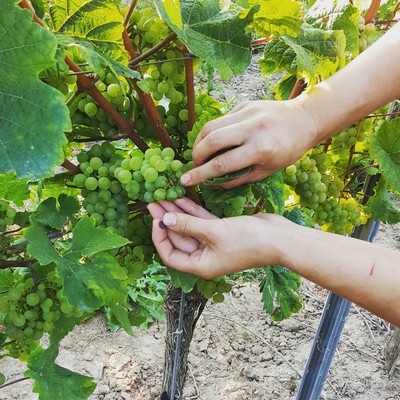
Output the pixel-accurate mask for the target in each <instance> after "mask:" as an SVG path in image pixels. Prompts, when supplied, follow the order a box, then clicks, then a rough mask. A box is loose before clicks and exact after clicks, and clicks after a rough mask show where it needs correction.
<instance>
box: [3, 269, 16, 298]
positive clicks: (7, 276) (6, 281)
mask: <svg viewBox="0 0 400 400" xmlns="http://www.w3.org/2000/svg"><path fill="white" fill-rule="evenodd" d="M14 286H15V285H14V275H13V273H12V272H11V271H9V270H7V269H2V270H0V293H3V292H6V291H7V290H8V289H10V288H12V287H14Z"/></svg>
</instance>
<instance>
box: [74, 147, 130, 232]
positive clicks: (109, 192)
mask: <svg viewBox="0 0 400 400" xmlns="http://www.w3.org/2000/svg"><path fill="white" fill-rule="evenodd" d="M77 159H78V161H79V163H80V164H79V167H80V169H81V171H82V173H80V174H77V175H75V176H74V178H73V183H74V185H76V186H77V187H79V188H82V192H81V194H82V196H83V197H84V201H83V207H84V209H85V210H86V212H87V213H88V214H89V215H90V216H91V217H92V218H94V219H95V221H96V225H97V226H102V227H111V228H113V229H115V230H116V231H117V232H118V233H120V234H121V235H124V234H125V231H126V229H127V227H128V220H129V209H128V196H127V193H126V191H125V190H124V189H123V187H122V185H121V183H120V181H119V180H118V179H116V178H115V177H114V173H113V172H114V170H115V169H116V167H117V165H118V163H120V162H121V161H122V160H121V157H120V156H119V155H118V154H116V153H115V147H114V145H112V144H111V143H110V142H103V143H102V144H101V145H100V144H97V143H96V144H94V145H93V146H92V147H91V148H90V150H88V151H82V152H81V153H79V154H78V156H77Z"/></svg>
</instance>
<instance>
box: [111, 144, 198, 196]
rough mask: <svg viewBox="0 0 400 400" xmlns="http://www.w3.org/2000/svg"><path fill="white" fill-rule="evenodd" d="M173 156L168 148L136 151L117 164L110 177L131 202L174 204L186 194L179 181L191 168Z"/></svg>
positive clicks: (172, 151)
mask: <svg viewBox="0 0 400 400" xmlns="http://www.w3.org/2000/svg"><path fill="white" fill-rule="evenodd" d="M174 157H175V152H174V150H173V149H171V148H170V147H166V148H164V149H162V150H161V149H160V148H149V149H147V150H146V152H145V153H144V154H143V153H142V152H141V151H139V150H137V151H134V152H132V153H131V154H130V155H129V157H127V158H124V159H123V160H122V161H120V162H118V164H116V165H118V166H117V167H116V168H115V169H114V171H113V175H114V177H115V178H116V179H118V181H119V182H120V183H121V185H122V187H123V189H124V190H125V191H126V193H127V195H128V198H129V199H131V200H139V201H145V202H146V203H152V202H154V201H162V200H169V201H174V200H176V199H178V198H181V197H183V196H184V195H185V188H184V186H182V185H181V183H180V181H179V178H180V177H181V176H182V174H183V173H184V172H185V171H186V170H187V169H189V168H190V167H191V164H190V163H188V164H183V163H182V162H181V161H180V160H175V159H174Z"/></svg>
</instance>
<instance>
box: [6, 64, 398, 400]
mask: <svg viewBox="0 0 400 400" xmlns="http://www.w3.org/2000/svg"><path fill="white" fill-rule="evenodd" d="M255 72H257V68H256V66H255V65H254V64H253V65H252V66H251V67H250V68H249V75H247V76H246V77H240V78H236V79H235V81H234V82H233V83H232V82H231V83H230V85H228V86H225V85H224V92H225V94H226V99H227V100H228V101H229V100H232V103H237V102H239V101H243V100H247V99H248V100H254V99H259V98H261V97H262V96H263V95H265V93H266V90H265V89H264V83H263V82H262V79H261V78H260V77H259V75H258V74H257V73H255ZM238 92H239V93H240V96H239V95H238V94H237V93H238ZM399 238H400V226H399V225H398V226H394V227H386V226H382V227H381V229H380V232H379V234H378V238H377V241H379V242H380V243H382V245H384V246H388V247H391V248H397V249H398V250H400V242H399ZM302 294H303V297H304V307H303V309H302V310H301V311H300V312H299V313H298V314H297V315H295V316H293V317H292V318H291V319H289V320H287V321H284V322H281V323H273V322H271V320H270V318H269V317H268V316H267V315H266V314H265V313H264V312H263V310H262V305H261V301H260V293H259V289H258V285H257V284H256V283H241V282H239V281H237V282H236V283H235V284H234V289H233V291H232V293H231V295H230V296H227V300H226V301H225V302H224V303H223V304H212V303H211V304H208V305H207V307H206V309H205V311H204V314H203V316H202V317H201V318H200V320H199V323H198V327H197V329H196V332H195V335H194V340H193V343H192V347H191V353H190V356H189V362H190V364H189V365H190V373H189V375H188V379H187V386H186V391H185V397H184V398H185V399H186V400H199V399H201V400H269V399H271V400H272V399H280V400H282V399H283V400H286V399H292V398H293V397H294V394H295V393H296V389H297V387H298V384H299V374H302V373H303V369H304V365H305V363H306V360H307V357H308V355H309V351H310V347H311V344H312V340H313V335H314V332H315V330H316V327H317V325H318V322H319V319H320V316H321V312H322V308H323V304H324V300H325V298H326V294H327V293H326V291H325V290H323V289H321V288H319V287H317V286H316V285H314V284H312V283H310V282H308V281H303V284H302ZM389 330H390V327H389V325H388V324H387V323H386V322H384V321H382V320H380V319H378V318H377V317H375V316H373V315H371V314H369V313H368V312H366V311H365V310H362V309H360V308H359V307H356V306H353V307H352V309H351V313H350V315H349V317H348V320H347V323H346V325H345V328H344V332H343V335H342V338H341V341H340V344H339V347H338V350H337V352H336V355H335V358H334V360H333V364H332V367H331V369H330V373H329V376H328V381H327V383H326V385H325V387H324V391H323V396H322V397H321V398H323V399H329V400H331V399H332V400H334V399H356V400H378V399H383V400H389V399H390V400H400V369H399V368H396V369H394V374H393V376H392V377H389V375H388V373H387V372H386V370H385V359H384V351H383V349H384V345H385V340H386V338H387V336H388V333H389ZM164 334H165V324H164V322H159V323H156V324H154V325H153V326H152V327H151V328H150V329H149V330H147V331H141V330H139V329H134V336H132V337H131V336H128V335H127V334H126V333H125V332H123V331H118V332H117V333H110V332H108V331H107V329H106V326H105V324H104V321H103V318H102V316H101V315H97V316H96V317H95V318H94V319H92V320H90V321H88V322H87V323H85V324H83V325H82V326H79V327H78V328H77V329H75V331H73V332H72V333H71V334H70V335H68V336H67V337H66V338H65V339H64V340H63V342H62V345H61V353H60V356H59V358H58V360H57V361H58V362H59V364H60V365H62V366H66V367H68V368H70V369H72V370H74V371H78V372H81V373H83V374H88V375H91V376H93V377H95V380H96V383H97V389H96V391H95V393H94V394H93V395H92V396H91V397H90V400H123V399H124V400H128V399H130V400H139V399H140V400H155V399H158V398H159V396H160V390H161V382H162V367H163V360H162V359H163V354H164ZM0 370H2V372H4V373H5V375H6V376H7V379H8V380H10V381H12V380H16V379H18V378H21V377H22V376H23V371H24V366H23V365H22V364H20V363H18V362H17V361H15V360H9V359H6V360H0ZM0 399H1V400H13V399H17V400H34V399H37V395H35V394H32V383H31V382H30V381H23V382H20V383H17V384H14V385H12V386H9V387H7V388H5V389H3V390H0Z"/></svg>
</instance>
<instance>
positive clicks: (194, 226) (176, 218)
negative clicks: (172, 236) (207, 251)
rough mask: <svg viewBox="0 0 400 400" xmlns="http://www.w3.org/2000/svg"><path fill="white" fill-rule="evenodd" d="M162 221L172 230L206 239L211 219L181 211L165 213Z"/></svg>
mask: <svg viewBox="0 0 400 400" xmlns="http://www.w3.org/2000/svg"><path fill="white" fill-rule="evenodd" d="M162 222H163V223H164V225H165V226H166V227H167V228H169V229H171V230H172V231H174V232H179V233H181V234H184V235H188V236H193V237H196V238H200V239H206V238H207V236H208V232H209V224H210V223H212V220H207V219H203V218H197V217H193V216H192V215H188V214H183V213H166V214H165V215H164V217H163V220H162Z"/></svg>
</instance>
